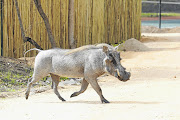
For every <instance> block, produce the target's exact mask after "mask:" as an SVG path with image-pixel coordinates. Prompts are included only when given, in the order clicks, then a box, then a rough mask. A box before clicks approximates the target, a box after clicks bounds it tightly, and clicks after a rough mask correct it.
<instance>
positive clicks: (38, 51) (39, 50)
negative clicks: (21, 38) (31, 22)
mask: <svg viewBox="0 0 180 120" xmlns="http://www.w3.org/2000/svg"><path fill="white" fill-rule="evenodd" d="M32 50H37V51H38V52H41V51H42V50H40V49H37V48H32V49H30V50H28V51H26V52H25V53H24V57H25V55H26V53H28V52H29V51H32Z"/></svg>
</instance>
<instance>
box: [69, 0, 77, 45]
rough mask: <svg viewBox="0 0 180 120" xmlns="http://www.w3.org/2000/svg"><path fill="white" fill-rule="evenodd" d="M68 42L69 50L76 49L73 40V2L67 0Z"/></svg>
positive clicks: (72, 0)
mask: <svg viewBox="0 0 180 120" xmlns="http://www.w3.org/2000/svg"><path fill="white" fill-rule="evenodd" d="M68 40H69V45H70V48H76V45H75V40H74V0H69V12H68Z"/></svg>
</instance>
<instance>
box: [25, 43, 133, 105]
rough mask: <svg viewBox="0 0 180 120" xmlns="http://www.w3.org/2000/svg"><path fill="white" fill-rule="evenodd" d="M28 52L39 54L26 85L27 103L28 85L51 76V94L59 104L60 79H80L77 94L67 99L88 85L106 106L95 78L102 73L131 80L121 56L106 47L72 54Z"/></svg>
mask: <svg viewBox="0 0 180 120" xmlns="http://www.w3.org/2000/svg"><path fill="white" fill-rule="evenodd" d="M31 50H38V51H39V53H38V55H37V56H36V58H35V64H34V73H33V76H32V78H31V79H32V80H31V81H30V82H29V83H28V86H27V91H26V93H25V94H26V99H28V96H29V93H30V87H31V85H32V84H33V83H35V82H37V81H38V80H40V79H42V78H43V77H46V76H48V75H49V74H50V75H51V77H52V81H53V82H54V87H53V89H54V93H55V94H56V95H57V96H58V98H59V99H60V100H62V101H65V99H63V98H62V97H61V95H60V94H59V92H58V90H57V86H58V84H59V78H60V76H62V77H71V78H83V81H82V85H81V89H80V91H78V92H74V93H73V94H72V95H71V96H70V97H75V96H78V95H79V94H81V93H83V92H84V91H85V90H86V89H87V87H88V85H89V84H90V85H91V86H92V88H93V89H94V90H95V91H96V92H97V94H98V95H99V96H100V99H101V102H102V103H103V102H104V103H109V101H108V100H106V99H105V98H104V96H103V94H102V91H101V88H100V86H99V84H98V82H97V78H98V77H99V76H101V75H103V74H104V73H109V74H111V75H113V76H115V77H116V78H118V79H119V80H121V81H127V80H129V78H130V73H129V72H126V71H125V68H124V67H123V66H122V65H121V63H120V61H121V58H120V53H119V52H117V51H116V50H113V49H111V48H110V49H109V48H108V47H107V46H100V47H98V46H85V47H80V48H76V49H73V50H70V49H60V48H54V49H49V50H39V49H31ZM31 50H28V51H27V52H29V51H31ZM27 52H26V53H27Z"/></svg>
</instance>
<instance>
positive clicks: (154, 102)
mask: <svg viewBox="0 0 180 120" xmlns="http://www.w3.org/2000/svg"><path fill="white" fill-rule="evenodd" d="M46 103H62V104H66V103H72V104H101V102H100V101H66V102H46ZM110 104H147V105H148V104H160V102H156V101H151V102H147V101H110Z"/></svg>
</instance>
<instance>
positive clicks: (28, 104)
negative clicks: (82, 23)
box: [0, 35, 180, 120]
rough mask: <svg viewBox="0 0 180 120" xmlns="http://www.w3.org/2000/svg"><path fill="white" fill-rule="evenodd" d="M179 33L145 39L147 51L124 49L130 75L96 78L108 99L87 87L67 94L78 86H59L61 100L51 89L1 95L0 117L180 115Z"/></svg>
mask: <svg viewBox="0 0 180 120" xmlns="http://www.w3.org/2000/svg"><path fill="white" fill-rule="evenodd" d="M179 38H180V36H176V37H174V36H171V37H163V36H161V37H158V35H157V36H156V37H151V41H149V40H147V39H146V40H144V41H143V42H144V44H145V45H147V46H148V47H149V48H151V51H147V52H124V53H122V57H123V61H122V64H123V65H124V66H125V67H126V68H127V69H128V70H130V71H131V73H132V77H131V80H130V81H128V82H125V83H124V82H120V81H118V80H117V79H116V78H113V77H110V76H108V77H106V78H103V79H101V80H100V82H99V83H100V85H101V88H102V90H103V93H104V96H105V97H106V99H108V100H109V101H110V102H111V103H110V104H101V103H100V99H99V97H98V95H97V94H96V93H95V91H94V90H93V89H92V88H91V87H89V88H88V90H87V91H86V92H85V93H84V94H82V95H80V96H78V97H74V98H71V99H70V98H69V96H70V95H71V94H72V93H73V92H74V91H77V90H78V89H80V86H67V87H65V88H64V89H62V88H59V91H60V93H61V95H62V96H63V97H64V98H65V99H66V100H67V102H61V101H59V100H58V99H57V97H56V95H55V94H54V93H53V91H52V90H49V91H47V92H44V93H40V94H36V95H31V96H30V98H29V100H25V98H21V97H19V98H13V99H0V119H2V120H4V119H6V120H9V119H11V120H64V119H66V120H72V119H73V120H110V119H111V120H119V119H121V120H180V96H179V91H180V62H179V60H180V39H179ZM157 39H158V40H157Z"/></svg>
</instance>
